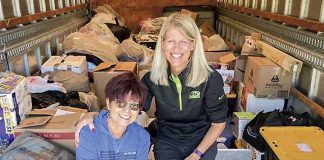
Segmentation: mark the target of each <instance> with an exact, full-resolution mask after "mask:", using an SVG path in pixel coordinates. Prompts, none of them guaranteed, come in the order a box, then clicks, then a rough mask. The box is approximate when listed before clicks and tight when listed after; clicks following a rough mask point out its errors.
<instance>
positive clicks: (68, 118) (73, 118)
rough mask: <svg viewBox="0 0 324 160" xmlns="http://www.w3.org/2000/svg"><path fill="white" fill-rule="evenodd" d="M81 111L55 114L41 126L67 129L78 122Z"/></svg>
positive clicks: (43, 127)
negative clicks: (60, 114)
mask: <svg viewBox="0 0 324 160" xmlns="http://www.w3.org/2000/svg"><path fill="white" fill-rule="evenodd" d="M80 116H81V113H73V114H69V115H63V116H55V117H53V118H52V119H51V120H50V121H48V122H47V123H46V124H45V125H43V126H41V127H42V129H66V128H73V127H74V126H75V124H76V123H77V122H78V120H79V118H80Z"/></svg>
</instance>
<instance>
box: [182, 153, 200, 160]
mask: <svg viewBox="0 0 324 160" xmlns="http://www.w3.org/2000/svg"><path fill="white" fill-rule="evenodd" d="M199 159H200V157H199V156H198V155H197V154H195V153H191V154H190V155H189V156H188V157H186V158H185V160H199Z"/></svg>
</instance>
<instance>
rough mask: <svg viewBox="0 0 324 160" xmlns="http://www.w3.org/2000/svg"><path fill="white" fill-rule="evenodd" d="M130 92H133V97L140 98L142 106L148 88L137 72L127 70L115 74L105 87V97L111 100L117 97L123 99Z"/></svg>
mask: <svg viewBox="0 0 324 160" xmlns="http://www.w3.org/2000/svg"><path fill="white" fill-rule="evenodd" d="M129 92H131V97H132V98H138V99H139V103H140V106H141V107H142V104H143V101H144V97H145V96H146V94H147V89H146V87H145V86H144V85H143V84H142V83H141V81H140V80H139V78H138V76H137V75H136V74H135V73H133V72H129V71H127V72H125V73H123V74H120V75H117V76H115V77H114V78H112V79H111V80H110V81H109V82H108V84H107V85H106V88H105V95H106V97H105V98H106V99H107V98H108V99H109V102H111V101H114V100H117V99H120V100H123V99H124V98H125V96H126V95H127V94H128V93H129Z"/></svg>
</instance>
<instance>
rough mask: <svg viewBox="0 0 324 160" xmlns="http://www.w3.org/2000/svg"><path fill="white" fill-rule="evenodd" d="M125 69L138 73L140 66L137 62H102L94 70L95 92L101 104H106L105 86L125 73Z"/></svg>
mask: <svg viewBox="0 0 324 160" xmlns="http://www.w3.org/2000/svg"><path fill="white" fill-rule="evenodd" d="M125 71H131V72H134V73H136V74H138V72H137V71H138V67H137V63H136V62H117V63H110V62H107V63H101V64H100V65H98V66H97V67H96V69H95V70H94V72H93V80H94V85H95V93H96V96H97V97H98V98H99V101H100V105H101V106H106V99H105V88H106V85H107V83H108V81H109V80H110V79H111V78H113V77H115V76H117V75H119V74H122V73H124V72H125Z"/></svg>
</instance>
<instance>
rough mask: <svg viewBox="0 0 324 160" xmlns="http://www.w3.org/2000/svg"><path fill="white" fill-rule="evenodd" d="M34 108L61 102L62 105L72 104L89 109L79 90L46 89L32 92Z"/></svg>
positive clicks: (72, 105)
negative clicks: (81, 99) (64, 91)
mask: <svg viewBox="0 0 324 160" xmlns="http://www.w3.org/2000/svg"><path fill="white" fill-rule="evenodd" d="M31 97H32V108H33V109H43V108H47V107H48V106H50V105H53V104H56V103H59V105H62V106H71V107H75V108H81V109H86V110H89V109H88V108H89V107H88V106H87V104H85V103H83V102H81V101H80V97H79V94H78V92H75V91H72V92H68V93H63V92H60V91H46V92H43V93H32V94H31Z"/></svg>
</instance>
